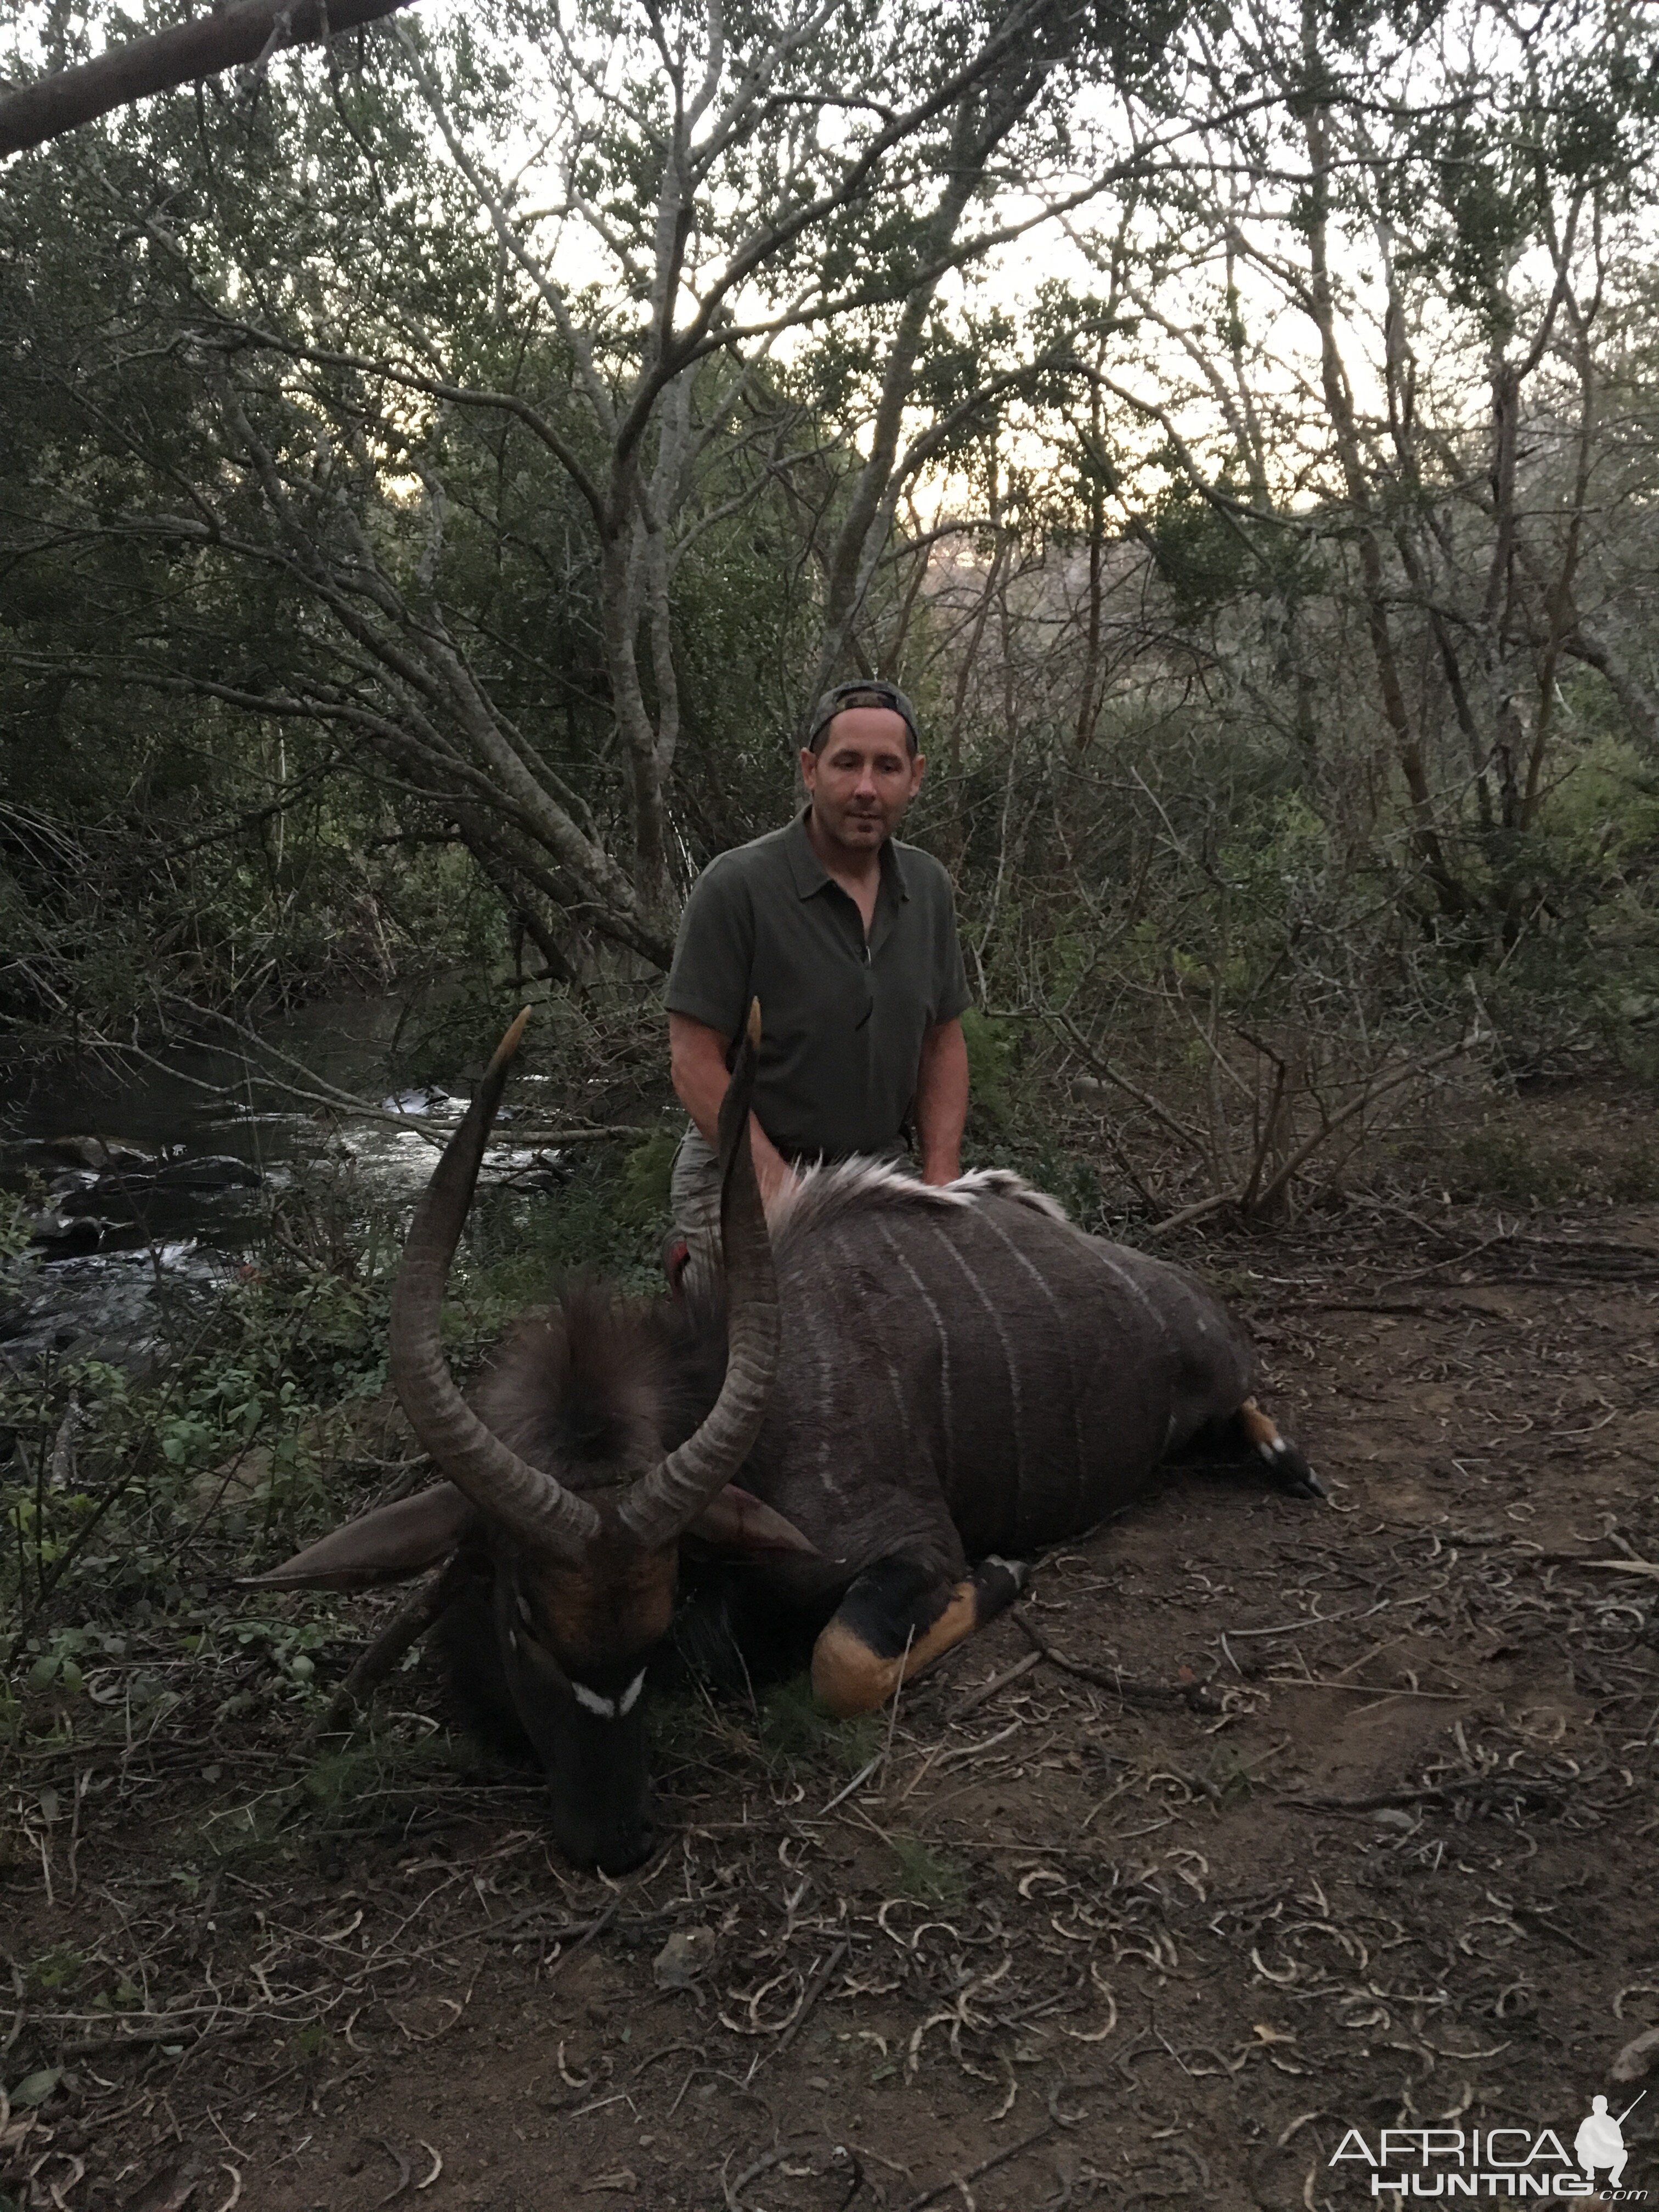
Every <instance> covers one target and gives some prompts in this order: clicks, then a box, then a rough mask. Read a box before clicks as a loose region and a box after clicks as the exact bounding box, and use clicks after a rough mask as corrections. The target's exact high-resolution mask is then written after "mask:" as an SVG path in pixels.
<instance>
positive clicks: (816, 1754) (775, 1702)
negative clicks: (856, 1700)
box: [760, 1674, 884, 1774]
mask: <svg viewBox="0 0 1659 2212" xmlns="http://www.w3.org/2000/svg"><path fill="white" fill-rule="evenodd" d="M883 1727H884V1721H883V1718H882V1717H881V1716H880V1715H879V1714H872V1713H866V1714H861V1715H860V1717H858V1718H857V1719H855V1720H849V1721H843V1720H832V1719H831V1718H830V1717H829V1715H828V1714H827V1713H826V1712H824V1711H823V1709H822V1707H821V1706H819V1705H817V1703H816V1701H815V1700H814V1699H813V1696H812V1686H811V1681H810V1680H808V1678H807V1677H806V1676H805V1674H800V1675H796V1676H793V1677H792V1678H791V1680H788V1681H787V1682H780V1683H777V1684H776V1685H775V1686H774V1687H773V1688H771V1689H769V1690H768V1691H767V1692H765V1694H764V1695H763V1698H762V1699H761V1704H760V1739H761V1747H762V1749H763V1752H764V1753H765V1755H766V1756H767V1758H768V1759H769V1760H771V1761H774V1762H775V1763H776V1764H777V1765H779V1766H781V1768H783V1769H786V1770H791V1769H793V1768H794V1767H796V1766H799V1765H817V1764H819V1763H820V1762H829V1763H831V1764H833V1765H836V1766H839V1767H841V1768H842V1769H843V1770H844V1771H846V1772H847V1773H848V1774H856V1773H857V1772H858V1771H859V1769H860V1767H861V1766H864V1765H866V1764H867V1763H868V1761H869V1760H870V1759H872V1757H873V1756H874V1754H875V1753H877V1752H878V1750H879V1749H880V1748H881V1739H882V1729H883Z"/></svg>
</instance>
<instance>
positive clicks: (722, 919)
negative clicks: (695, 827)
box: [665, 860, 960, 1037]
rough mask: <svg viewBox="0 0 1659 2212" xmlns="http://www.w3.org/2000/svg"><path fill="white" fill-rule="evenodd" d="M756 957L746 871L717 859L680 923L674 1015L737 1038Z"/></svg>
mask: <svg viewBox="0 0 1659 2212" xmlns="http://www.w3.org/2000/svg"><path fill="white" fill-rule="evenodd" d="M754 957H755V909H754V904H753V902H752V900H751V898H750V891H749V886H748V884H746V883H745V882H744V879H743V874H742V871H741V870H740V869H738V868H735V867H732V866H731V865H730V864H729V863H728V864H727V865H726V866H721V864H720V861H718V860H716V861H714V863H713V864H712V865H711V866H708V867H707V868H705V869H704V871H703V872H702V875H701V876H700V877H699V878H697V881H696V884H694V885H693V886H692V890H691V896H690V898H689V899H688V900H687V901H686V903H685V912H684V915H682V916H681V918H680V929H679V935H678V937H677V938H676V939H675V940H674V960H673V965H672V966H671V968H670V969H669V971H668V988H667V991H666V993H665V1002H666V1005H667V1007H668V1011H669V1012H670V1013H671V1014H684V1015H685V1016H687V1017H688V1018H689V1019H690V1020H691V1021H694V1022H702V1024H704V1026H705V1027H706V1028H708V1029H711V1030H719V1031H720V1034H721V1035H722V1036H727V1037H732V1036H736V1035H737V1033H738V1030H739V1029H741V1027H742V1026H743V1020H744V1013H745V1012H746V1011H747V1009H748V1006H749V1000H750V974H751V971H752V969H753V966H754ZM959 962H960V956H958V964H959Z"/></svg>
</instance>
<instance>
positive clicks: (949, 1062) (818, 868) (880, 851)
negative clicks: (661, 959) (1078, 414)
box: [667, 683, 969, 1281]
mask: <svg viewBox="0 0 1659 2212" xmlns="http://www.w3.org/2000/svg"><path fill="white" fill-rule="evenodd" d="M926 768H927V762H926V761H925V759H924V758H923V757H922V755H921V750H920V746H919V744H918V740H917V733H916V722H915V714H914V712H913V710H912V708H911V706H910V702H909V701H908V699H907V698H906V697H905V696H904V694H903V693H902V691H900V690H897V689H896V687H895V686H894V685H892V684H882V683H862V684H839V685H837V686H836V689H835V690H833V691H828V692H826V693H825V694H824V696H823V698H822V699H820V700H819V702H818V704H817V711H816V713H815V714H814V715H813V718H812V722H811V728H810V729H809V731H808V733H807V740H806V743H805V745H804V746H803V747H802V748H801V754H800V771H801V776H802V779H803V781H805V786H806V798H807V803H806V805H805V808H804V810H803V811H802V812H801V813H800V814H799V815H798V816H797V817H796V818H795V820H794V821H793V822H792V823H790V824H789V825H788V827H787V829H776V830H774V831H772V832H771V833H770V835H769V836H764V837H757V838H756V839H755V840H754V842H752V843H751V844H748V845H740V846H738V848H736V849H735V850H734V851H732V852H730V853H722V854H720V857H719V858H718V859H717V860H713V861H711V862H710V863H709V865H708V867H707V868H706V869H705V870H704V871H703V872H702V876H701V877H700V878H698V880H697V883H696V887H695V888H694V890H692V893H691V896H690V901H689V902H688V903H687V906H686V909H685V915H684V920H683V921H682V922H681V924H680V933H679V939H678V944H677V945H675V948H674V963H673V966H672V968H671V970H670V973H669V977H668V992H667V1001H668V1038H669V1049H670V1054H671V1064H672V1073H673V1081H674V1089H675V1091H677V1092H678V1096H679V1099H680V1103H682V1104H683V1105H684V1108H685V1109H686V1111H687V1113H688V1114H689V1115H690V1116H691V1122H692V1127H691V1128H690V1130H689V1131H688V1132H687V1133H686V1136H685V1139H684V1142H683V1143H682V1145H681V1146H680V1149H679V1152H678V1154H677V1155H676V1158H675V1162H674V1173H673V1182H672V1204H673V1212H674V1219H675V1223H676V1225H677V1228H678V1232H679V1237H680V1238H681V1239H683V1240H684V1241H685V1242H686V1243H688V1244H689V1245H690V1249H691V1254H692V1256H693V1258H694V1260H695V1261H696V1265H697V1268H698V1272H699V1273H701V1272H702V1268H703V1267H704V1266H705V1265H706V1264H707V1263H708V1261H709V1260H711V1259H712V1257H713V1255H714V1250H715V1249H717V1247H716V1246H715V1245H714V1242H713V1240H714V1238H716V1237H718V1231H719V1218H720V1183H719V1174H718V1170H717V1166H716V1162H715V1158H714V1139H715V1127H716V1122H717V1120H718V1116H719V1114H720V1100H721V1099H722V1097H724V1096H725V1094H726V1077H727V1059H728V1055H729V1054H730V1052H731V1048H732V1039H733V1037H734V1036H736V1035H737V1033H738V1028H739V1025H740V1024H742V1022H743V1020H744V1016H745V1014H746V1012H747V1009H748V1006H749V1002H750V999H751V998H755V999H758V1000H760V1006H761V1021H762V1025H763V1040H762V1044H761V1061H760V1073H759V1077H758V1080H757V1085H756V1091H755V1107H754V1113H753V1115H752V1117H751V1120H750V1137H751V1139H752V1143H753V1150H754V1157H755V1168H756V1172H757V1176H758V1177H759V1180H760V1186H761V1190H762V1194H763V1196H765V1197H767V1198H771V1197H772V1196H773V1195H774V1194H775V1193H776V1192H777V1191H779V1190H780V1189H781V1188H784V1187H785V1186H786V1185H787V1182H788V1181H789V1179H790V1176H791V1175H792V1172H793V1169H794V1167H795V1166H796V1165H797V1164H805V1163H808V1162H811V1161H813V1160H819V1159H828V1160H836V1159H845V1158H848V1157H849V1156H850V1155H852V1154H854V1153H865V1154H873V1155H875V1156H876V1157H878V1158H889V1159H898V1158H902V1157H904V1156H905V1154H906V1153H907V1152H908V1148H909V1140H910V1139H911V1138H912V1137H914V1139H915V1146H916V1149H917V1151H918V1152H920V1155H921V1175H922V1179H923V1180H924V1182H933V1183H943V1182H951V1181H952V1180H953V1179H954V1177H955V1176H957V1175H959V1174H960V1173H961V1170H962V1160H961V1150H962V1129H963V1121H964V1120H965V1119H966V1117H967V1112H968V1048H967V1045H966V1042H964V1040H963V1034H962V1013H963V1008H964V1007H965V1006H967V1005H968V1004H969V995H968V981H967V977H966V975H965V974H964V972H963V964H962V949H961V946H960V945H959V944H958V942H957V926H956V914H955V909H954V905H953V902H952V899H951V879H950V878H949V877H948V876H947V875H946V874H945V870H944V869H943V868H942V867H941V866H939V862H938V861H937V860H931V859H929V857H928V856H927V854H925V853H921V852H918V851H917V850H916V849H915V847H914V846H910V845H901V844H899V843H898V842H896V839H895V837H894V834H893V833H894V831H895V830H896V829H897V828H898V825H899V823H900V822H901V821H902V819H903V817H904V812H905V809H906V808H907V807H908V805H909V804H910V801H911V800H912V799H914V798H915V795H916V793H917V791H918V790H919V789H920V788H921V779H922V775H923V773H924V771H925V769H926ZM683 1266H684V1254H683V1253H682V1254H681V1255H679V1258H678V1262H676V1261H672V1260H671V1265H670V1273H671V1278H673V1279H675V1280H676V1281H678V1270H679V1267H683Z"/></svg>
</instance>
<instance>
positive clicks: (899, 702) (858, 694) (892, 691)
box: [806, 676, 921, 753]
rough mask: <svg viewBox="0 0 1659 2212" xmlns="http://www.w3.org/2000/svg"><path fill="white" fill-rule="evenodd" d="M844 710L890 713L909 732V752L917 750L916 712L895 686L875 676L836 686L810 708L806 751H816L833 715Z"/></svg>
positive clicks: (919, 746) (919, 745) (834, 716)
mask: <svg viewBox="0 0 1659 2212" xmlns="http://www.w3.org/2000/svg"><path fill="white" fill-rule="evenodd" d="M848 707H885V708H887V709H888V711H889V712H890V714H897V715H899V716H900V717H901V718H902V720H903V723H904V726H905V728H906V729H907V730H908V732H910V750H911V751H912V752H913V753H915V752H920V751H921V732H920V731H919V730H918V729H917V727H916V710H915V708H914V707H913V706H912V705H911V704H910V702H909V701H908V699H907V698H906V697H905V696H904V694H903V692H902V691H901V690H899V688H898V685H897V684H888V683H885V682H884V681H883V679H882V678H880V677H878V676H875V677H869V678H864V679H862V680H860V682H858V683H855V684H836V687H835V689H834V690H830V691H826V692H825V693H824V694H823V697H822V698H821V699H820V700H819V701H818V703H817V706H816V707H815V708H813V709H812V720H811V725H810V726H809V727H808V730H807V732H806V746H807V750H808V751H809V752H816V751H817V749H818V740H819V739H820V738H822V737H823V733H824V732H825V731H826V730H827V729H828V728H829V725H830V723H831V722H833V721H834V720H835V719H836V715H837V714H843V713H844V712H845V711H846V709H847V708H848Z"/></svg>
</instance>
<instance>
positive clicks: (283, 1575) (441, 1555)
mask: <svg viewBox="0 0 1659 2212" xmlns="http://www.w3.org/2000/svg"><path fill="white" fill-rule="evenodd" d="M473 1510H474V1509H473V1507H472V1504H471V1501H470V1500H469V1499H467V1498H463V1497H462V1495H461V1493H460V1492H459V1490H457V1489H456V1487H455V1486H454V1484H453V1482H439V1483H435V1484H434V1485H433V1486H432V1488H431V1489H430V1490H422V1491H421V1492H418V1493H417V1494H416V1496H415V1497H413V1498H398V1499H397V1500H396V1501H395V1503H393V1504H391V1505H377V1506H376V1507H375V1509H374V1511H373V1512H372V1513H363V1514H360V1515H359V1516H358V1517H357V1519H356V1520H355V1521H348V1522H346V1524H345V1526H344V1527H343V1528H337V1529H335V1531H334V1532H333V1534H331V1535H328V1536H325V1537H324V1538H323V1539H322V1540H321V1541H320V1542H319V1543H315V1544H313V1545H311V1546H310V1547H308V1548H307V1550H305V1551H303V1552H300V1553H295V1557H294V1558H293V1559H289V1561H288V1562H287V1564H286V1565H283V1566H280V1567H273V1568H272V1569H271V1571H270V1573H269V1574H268V1575H249V1576H246V1577H244V1578H243V1580H242V1581H241V1582H240V1583H238V1585H237V1587H238V1589H333V1590H354V1589H374V1586H375V1584H376V1583H398V1582H404V1581H406V1580H407V1579H408V1577H410V1575H418V1574H420V1573H421V1572H422V1571H423V1570H424V1569H425V1568H427V1567H435V1566H436V1565H438V1563H439V1561H440V1560H441V1559H447V1557H448V1556H449V1554H450V1553H451V1552H453V1550H454V1548H455V1547H456V1545H457V1544H458V1543H459V1541H460V1540H461V1537H462V1535H463V1534H465V1529H466V1525H467V1523H468V1522H469V1521H471V1518H472V1516H473Z"/></svg>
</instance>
